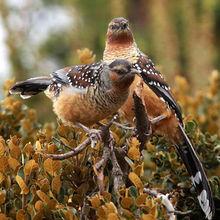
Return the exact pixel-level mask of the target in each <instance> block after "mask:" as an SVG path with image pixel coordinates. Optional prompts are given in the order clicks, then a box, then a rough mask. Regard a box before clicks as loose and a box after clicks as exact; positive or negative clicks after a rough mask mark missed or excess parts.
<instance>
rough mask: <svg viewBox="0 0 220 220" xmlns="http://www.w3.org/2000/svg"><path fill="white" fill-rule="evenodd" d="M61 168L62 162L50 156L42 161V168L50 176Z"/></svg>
mask: <svg viewBox="0 0 220 220" xmlns="http://www.w3.org/2000/svg"><path fill="white" fill-rule="evenodd" d="M61 168H62V164H61V162H60V161H59V160H52V159H50V158H47V159H46V160H45V161H44V169H45V170H46V171H47V172H48V173H49V174H50V175H51V176H55V175H56V174H57V173H58V172H59V171H60V169H61Z"/></svg>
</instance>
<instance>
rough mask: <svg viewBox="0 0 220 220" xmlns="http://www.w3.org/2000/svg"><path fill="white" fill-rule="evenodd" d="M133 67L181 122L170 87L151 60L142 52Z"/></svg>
mask: <svg viewBox="0 0 220 220" xmlns="http://www.w3.org/2000/svg"><path fill="white" fill-rule="evenodd" d="M134 67H135V68H136V69H137V70H138V71H139V72H140V75H141V77H142V78H143V80H144V82H145V83H146V84H147V85H148V86H149V87H150V88H151V89H152V90H153V91H154V92H155V94H156V95H157V96H159V97H161V98H162V99H163V100H164V101H165V102H166V103H167V104H168V106H169V107H171V108H172V109H173V110H174V111H175V113H176V115H177V118H178V120H179V121H180V123H181V124H182V112H181V109H180V106H179V105H178V103H177V102H176V101H175V98H174V97H173V95H172V93H171V91H170V87H169V86H168V84H167V83H166V82H165V80H164V78H163V76H162V74H161V73H160V72H159V71H158V70H156V69H155V66H154V64H153V62H152V61H151V60H150V59H149V58H148V57H147V56H146V55H144V54H142V53H141V54H140V56H139V59H138V61H137V63H136V64H134Z"/></svg>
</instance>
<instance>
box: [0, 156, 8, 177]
mask: <svg viewBox="0 0 220 220" xmlns="http://www.w3.org/2000/svg"><path fill="white" fill-rule="evenodd" d="M7 168H8V158H7V157H6V156H2V157H0V172H2V173H5V172H6V170H7Z"/></svg>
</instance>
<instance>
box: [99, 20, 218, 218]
mask: <svg viewBox="0 0 220 220" xmlns="http://www.w3.org/2000/svg"><path fill="white" fill-rule="evenodd" d="M115 59H126V60H128V61H129V62H131V63H132V65H133V67H134V68H135V69H137V71H138V72H139V73H138V74H137V75H136V76H135V80H134V82H133V83H132V85H131V91H134V90H135V89H136V88H137V85H138V84H140V82H141V83H142V82H144V83H143V90H142V94H141V95H142V97H143V100H144V104H145V107H146V111H147V114H148V115H149V117H150V118H156V117H158V116H165V119H163V120H161V121H160V122H158V123H157V124H155V125H153V132H154V134H157V135H163V136H165V137H166V138H167V139H168V140H169V141H170V142H171V143H173V144H174V145H175V146H176V149H177V151H178V153H179V155H180V157H181V158H182V160H183V162H184V164H185V166H186V169H187V171H188V173H189V175H190V176H191V180H192V183H193V185H194V187H195V189H196V191H197V193H198V200H199V203H200V206H201V208H202V210H203V212H204V213H205V216H206V218H207V219H209V220H211V219H212V218H213V216H214V213H215V207H214V201H213V196H212V191H211V188H210V185H209V182H208V179H207V177H206V174H205V172H204V169H203V166H202V164H201V162H200V160H199V158H198V156H197V155H196V152H195V150H194V148H193V146H192V144H191V141H190V140H189V138H188V137H187V135H186V132H185V130H184V125H183V119H182V112H181V109H180V107H179V105H178V103H177V101H176V100H175V98H174V96H173V94H172V92H171V89H170V87H169V85H168V84H167V83H166V81H165V80H164V77H163V76H162V74H161V73H160V72H159V71H158V70H156V68H155V66H154V64H153V62H152V61H151V59H149V57H148V56H147V55H145V54H144V53H143V52H141V50H140V49H139V48H138V47H137V44H136V42H135V40H134V37H133V33H132V31H131V29H130V27H129V23H128V21H127V20H126V19H125V18H115V19H113V20H112V21H111V22H110V23H109V26H108V31H107V39H106V46H105V51H104V54H103V61H104V62H106V63H108V64H109V63H111V62H112V61H113V60H115ZM133 109H134V103H133V97H132V92H131V93H130V95H129V98H128V100H127V101H126V103H125V104H124V105H123V106H122V107H121V109H120V112H121V113H122V114H123V115H124V116H125V118H126V119H127V120H128V121H129V122H131V123H133V118H134V111H133Z"/></svg>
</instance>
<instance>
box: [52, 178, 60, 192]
mask: <svg viewBox="0 0 220 220" xmlns="http://www.w3.org/2000/svg"><path fill="white" fill-rule="evenodd" d="M51 185H52V191H53V192H55V193H56V194H59V192H60V187H61V180H60V175H57V176H55V177H54V178H53V180H52V184H51Z"/></svg>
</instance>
